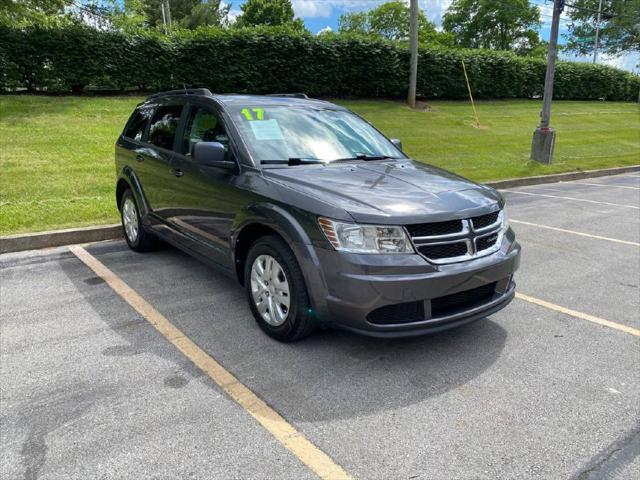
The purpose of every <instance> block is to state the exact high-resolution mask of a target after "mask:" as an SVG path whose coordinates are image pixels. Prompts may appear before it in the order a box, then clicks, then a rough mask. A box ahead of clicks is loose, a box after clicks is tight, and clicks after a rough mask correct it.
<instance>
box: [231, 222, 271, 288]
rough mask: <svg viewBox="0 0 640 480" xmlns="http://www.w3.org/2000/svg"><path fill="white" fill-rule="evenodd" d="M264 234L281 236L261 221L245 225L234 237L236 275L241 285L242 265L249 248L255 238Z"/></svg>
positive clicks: (242, 278)
mask: <svg viewBox="0 0 640 480" xmlns="http://www.w3.org/2000/svg"><path fill="white" fill-rule="evenodd" d="M266 235H278V236H279V237H281V238H282V236H281V235H280V234H278V232H276V231H275V230H274V229H273V228H271V227H267V226H266V225H263V224H261V223H252V224H250V225H247V226H246V227H244V228H243V229H242V230H241V231H240V234H239V235H238V238H236V244H235V247H234V253H235V261H236V275H237V277H238V281H239V282H240V284H241V285H244V266H245V263H246V261H247V255H248V254H249V249H250V248H251V245H253V244H254V243H255V242H256V240H258V239H259V238H260V237H264V236H266Z"/></svg>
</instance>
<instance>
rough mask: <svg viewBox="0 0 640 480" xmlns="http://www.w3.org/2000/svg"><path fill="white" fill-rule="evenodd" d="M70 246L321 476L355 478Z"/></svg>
mask: <svg viewBox="0 0 640 480" xmlns="http://www.w3.org/2000/svg"><path fill="white" fill-rule="evenodd" d="M69 250H71V252H72V253H73V254H74V255H75V256H76V257H78V258H79V259H80V260H81V261H82V262H83V263H84V264H85V265H87V267H89V268H90V269H91V270H93V271H94V272H95V274H96V275H97V276H98V277H100V278H102V279H103V280H104V281H105V282H106V283H107V284H108V285H109V286H110V287H111V289H113V291H114V292H115V293H117V294H118V295H119V296H120V297H121V298H122V299H123V300H124V301H125V302H127V303H128V304H129V305H130V306H131V307H132V308H133V309H134V310H135V311H136V312H138V313H139V314H140V315H141V316H142V317H143V318H144V319H145V320H147V321H148V322H149V323H150V324H151V325H152V326H153V327H154V328H155V329H156V330H157V331H158V332H159V333H160V334H161V335H162V336H163V337H165V338H166V339H167V340H168V341H169V342H171V343H172V344H173V345H174V346H175V347H176V348H177V349H178V350H180V352H182V354H183V355H185V356H186V357H187V358H188V359H189V360H190V361H191V362H193V363H194V365H196V366H197V367H198V368H199V369H200V370H202V371H203V372H204V373H205V374H207V375H208V376H209V378H211V380H213V381H214V382H215V383H216V384H217V385H218V386H219V387H220V388H221V389H222V390H223V391H224V392H225V393H226V394H227V395H229V396H230V397H231V398H232V399H233V400H234V401H235V402H236V403H237V404H238V405H240V406H241V407H242V408H243V409H245V410H246V411H247V412H248V413H249V414H250V415H251V416H252V417H253V418H255V419H256V420H257V421H258V423H260V425H262V426H263V427H264V428H265V429H266V430H267V431H268V432H269V433H271V435H273V436H274V437H275V438H276V439H277V440H278V441H279V442H280V443H282V445H284V447H285V448H287V449H288V450H289V451H290V452H291V453H293V454H294V455H295V456H296V457H297V458H298V459H299V460H300V461H301V462H302V463H303V464H304V465H306V466H307V467H308V468H309V469H310V470H311V471H313V472H314V473H315V474H316V475H317V476H318V477H320V478H321V479H323V480H341V479H352V477H351V475H349V474H348V473H347V472H346V471H345V470H344V469H343V468H342V467H341V466H340V465H338V464H337V463H335V462H334V461H333V460H332V459H331V457H329V455H327V454H326V453H325V452H323V451H322V450H320V449H319V448H318V447H316V446H315V445H314V444H313V443H311V441H309V440H308V439H307V438H306V437H305V436H304V435H303V434H302V433H301V432H299V431H298V430H296V428H295V427H294V426H293V425H291V424H290V423H289V422H287V421H286V420H285V419H284V418H283V417H282V416H281V415H280V414H279V413H278V412H276V411H275V410H274V409H272V408H271V407H270V406H269V405H267V404H266V403H265V402H264V401H263V400H262V399H261V398H260V397H258V396H257V395H256V394H255V393H253V392H252V391H251V390H250V389H249V388H247V387H246V386H245V385H244V384H242V383H241V382H240V381H239V380H238V379H237V378H236V377H234V376H233V375H232V374H231V373H230V372H229V371H228V370H226V369H225V368H224V367H223V366H222V365H221V364H220V363H218V362H217V361H216V360H215V359H214V358H213V357H211V356H210V355H209V354H208V353H207V352H205V351H204V350H202V349H201V348H200V347H198V345H196V344H195V343H194V342H193V341H192V340H191V339H190V338H189V337H187V336H186V335H185V334H184V333H182V331H181V330H179V329H178V328H177V327H176V326H174V325H173V324H172V323H171V322H170V321H169V320H168V319H167V318H166V317H165V316H164V315H162V314H161V313H160V312H159V311H158V310H157V309H156V308H155V307H154V306H153V305H151V304H150V303H149V302H147V301H146V300H145V299H144V298H142V297H141V296H140V295H139V294H138V293H137V292H136V291H135V290H133V289H132V288H131V287H129V285H127V284H126V283H125V282H124V281H123V280H121V279H120V277H118V276H117V275H116V274H115V273H113V272H112V271H111V270H109V269H108V268H107V267H106V266H105V265H104V264H103V263H102V262H100V260H98V259H97V258H96V257H94V256H93V255H91V254H90V253H89V252H87V251H86V250H85V249H84V248H83V247H81V246H71V247H69Z"/></svg>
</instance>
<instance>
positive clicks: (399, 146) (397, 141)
mask: <svg viewBox="0 0 640 480" xmlns="http://www.w3.org/2000/svg"><path fill="white" fill-rule="evenodd" d="M391 143H393V144H394V145H395V147H396V148H397V149H398V150H400V151H402V142H401V141H400V140H399V139H397V138H392V139H391Z"/></svg>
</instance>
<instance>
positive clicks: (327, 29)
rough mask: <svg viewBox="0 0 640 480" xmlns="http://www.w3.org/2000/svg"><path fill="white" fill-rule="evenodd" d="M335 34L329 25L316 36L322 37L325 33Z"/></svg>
mask: <svg viewBox="0 0 640 480" xmlns="http://www.w3.org/2000/svg"><path fill="white" fill-rule="evenodd" d="M331 32H333V28H331V27H330V26H329V25H327V26H326V27H324V28H321V29H320V30H318V33H316V35H322V34H323V33H331Z"/></svg>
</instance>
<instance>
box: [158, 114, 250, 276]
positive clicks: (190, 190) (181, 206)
mask: <svg viewBox="0 0 640 480" xmlns="http://www.w3.org/2000/svg"><path fill="white" fill-rule="evenodd" d="M198 142H220V143H222V144H223V145H224V146H225V147H226V149H227V158H228V159H229V160H233V159H234V155H233V153H232V151H231V150H232V149H231V146H230V141H229V136H228V135H227V131H226V129H225V126H224V125H223V123H222V121H221V119H220V116H219V115H218V114H217V113H216V112H215V110H214V109H213V108H212V107H209V106H206V105H199V104H197V103H194V104H192V105H190V107H189V110H188V113H187V116H186V120H185V122H184V128H183V129H182V138H181V141H180V142H178V144H177V146H176V154H175V156H174V158H173V161H172V166H173V168H174V170H176V171H178V172H180V176H179V177H174V179H173V183H172V185H173V187H172V190H173V192H174V194H175V203H174V204H173V205H172V207H171V209H170V212H171V217H170V218H169V219H168V220H169V221H170V222H171V223H172V224H173V226H174V228H176V230H178V231H180V232H181V233H183V234H184V235H185V236H187V237H189V238H190V245H189V247H190V248H191V249H193V250H196V251H197V252H198V253H201V254H203V255H205V256H207V257H208V258H210V259H211V260H213V261H215V262H216V263H218V264H219V265H221V266H222V267H225V268H228V269H231V268H232V267H233V265H232V259H231V250H230V245H229V238H230V232H231V225H232V224H233V221H234V218H235V212H236V211H237V209H238V208H239V205H240V204H241V203H242V193H241V191H240V189H238V187H237V186H236V185H237V181H238V175H237V172H232V171H229V170H225V169H222V168H217V167H209V166H203V165H197V164H195V163H194V162H193V157H192V155H193V147H194V145H195V144H196V143H198Z"/></svg>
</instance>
